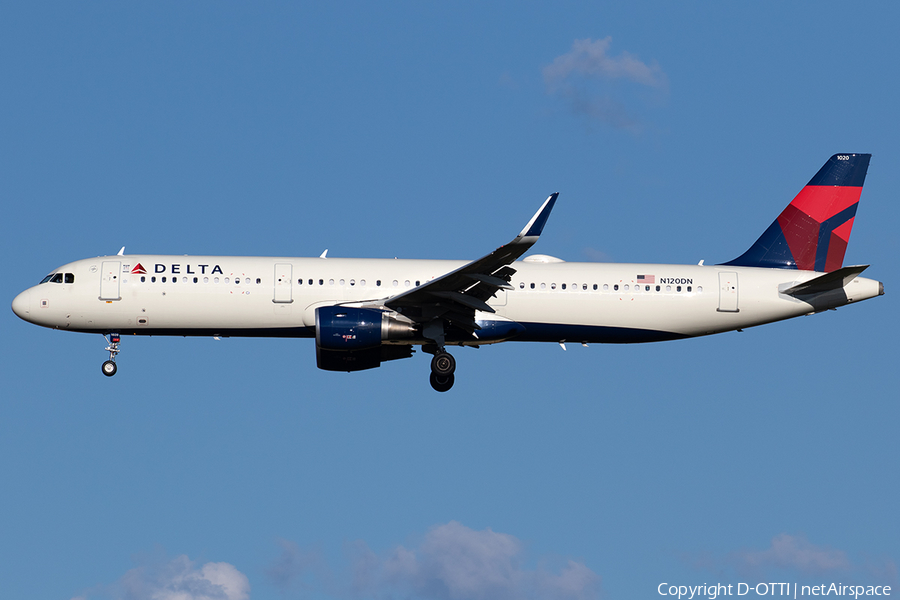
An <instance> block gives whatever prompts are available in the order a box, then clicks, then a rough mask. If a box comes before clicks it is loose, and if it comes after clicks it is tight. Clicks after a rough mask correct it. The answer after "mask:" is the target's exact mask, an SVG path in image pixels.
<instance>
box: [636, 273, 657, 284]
mask: <svg viewBox="0 0 900 600" xmlns="http://www.w3.org/2000/svg"><path fill="white" fill-rule="evenodd" d="M637 280H638V283H656V275H638V276H637Z"/></svg>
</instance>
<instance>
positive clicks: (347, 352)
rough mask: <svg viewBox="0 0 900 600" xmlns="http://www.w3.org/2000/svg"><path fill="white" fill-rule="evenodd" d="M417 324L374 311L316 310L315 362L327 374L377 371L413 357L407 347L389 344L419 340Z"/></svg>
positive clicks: (410, 348) (320, 308)
mask: <svg viewBox="0 0 900 600" xmlns="http://www.w3.org/2000/svg"><path fill="white" fill-rule="evenodd" d="M417 333H418V332H417V330H416V327H415V325H414V324H412V323H407V322H405V321H401V320H400V319H397V318H395V317H392V316H391V315H390V314H389V313H387V312H385V311H381V310H378V309H374V308H354V307H347V306H322V307H319V308H317V309H316V362H317V365H318V367H319V368H320V369H324V370H326V371H362V370H363V369H374V368H375V367H379V366H381V363H382V362H384V361H388V360H396V359H399V358H407V357H409V356H412V346H411V345H408V344H403V345H390V344H384V342H386V341H391V340H402V339H409V338H413V337H416V335H417Z"/></svg>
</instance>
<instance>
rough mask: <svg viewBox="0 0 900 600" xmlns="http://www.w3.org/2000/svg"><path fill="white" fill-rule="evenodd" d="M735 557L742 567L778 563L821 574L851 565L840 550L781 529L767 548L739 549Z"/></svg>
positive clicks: (759, 567)
mask: <svg viewBox="0 0 900 600" xmlns="http://www.w3.org/2000/svg"><path fill="white" fill-rule="evenodd" d="M733 559H734V560H735V561H736V562H737V563H738V564H739V565H740V566H743V567H747V568H750V569H761V568H764V567H776V568H780V569H796V570H797V571H800V572H802V573H808V574H821V573H826V572H829V571H840V570H846V569H849V568H850V560H849V559H848V558H847V554H846V553H845V552H842V551H841V550H835V549H833V548H827V547H824V546H816V545H815V544H811V543H810V542H809V541H807V539H806V538H805V537H804V536H802V535H801V536H794V535H788V534H786V533H782V534H779V535H776V536H775V537H774V538H772V543H771V545H770V546H769V547H768V548H767V549H765V550H744V551H741V552H736V553H735V554H734V556H733Z"/></svg>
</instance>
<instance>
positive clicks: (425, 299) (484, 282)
mask: <svg viewBox="0 0 900 600" xmlns="http://www.w3.org/2000/svg"><path fill="white" fill-rule="evenodd" d="M557 196H559V192H556V193H554V194H551V195H550V197H549V198H547V200H546V201H544V204H542V205H541V208H540V209H539V210H538V211H537V212H536V213H535V215H534V216H533V217H531V220H530V221H528V224H527V225H525V228H524V229H522V231H521V233H519V235H517V236H516V238H515V239H514V240H513V241H511V242H510V243H508V244H506V245H504V246H500V247H499V248H497V249H496V250H494V251H493V252H491V253H490V254H488V255H487V256H483V257H482V258H479V259H478V260H475V261H472V262H470V263H468V264H467V265H464V266H462V267H460V268H458V269H456V270H455V271H451V272H449V273H447V274H446V275H441V276H440V277H437V278H436V279H432V280H431V281H429V282H427V283H425V284H423V285H421V286H419V287H417V288H414V289H412V290H409V291H408V292H404V293H402V294H399V295H397V296H394V297H393V298H391V299H389V300H388V301H387V302H385V303H384V305H385V306H386V307H388V308H390V309H393V310H396V311H397V312H399V313H402V314H403V315H405V316H406V317H408V318H410V319H412V320H413V321H415V322H417V323H428V322H431V321H435V320H438V319H439V320H442V321H444V322H446V323H448V324H450V325H453V326H456V327H458V328H460V329H462V330H464V331H467V332H468V333H470V334H471V333H474V332H475V330H476V329H479V327H478V325H477V324H476V323H475V311H476V310H481V311H485V312H491V313H492V312H495V311H494V309H493V308H491V307H490V306H489V305H488V304H487V301H488V300H489V299H490V298H492V297H493V296H494V294H496V293H497V291H498V290H501V289H512V286H511V285H509V282H510V280H511V279H512V276H513V274H514V273H515V272H516V270H515V269H513V268H512V267H511V266H509V265H510V264H511V263H512V262H513V261H514V260H516V259H517V258H519V257H520V256H522V255H523V254H524V253H525V252H526V251H528V249H529V248H531V246H533V245H534V243H535V242H536V241H537V240H538V238H539V237H540V235H541V231H543V229H544V225H545V224H546V223H547V218H548V217H549V216H550V211H551V210H553V205H554V204H555V203H556V198H557Z"/></svg>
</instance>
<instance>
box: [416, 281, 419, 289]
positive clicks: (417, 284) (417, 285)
mask: <svg viewBox="0 0 900 600" xmlns="http://www.w3.org/2000/svg"><path fill="white" fill-rule="evenodd" d="M416 287H419V280H418V279H416Z"/></svg>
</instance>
